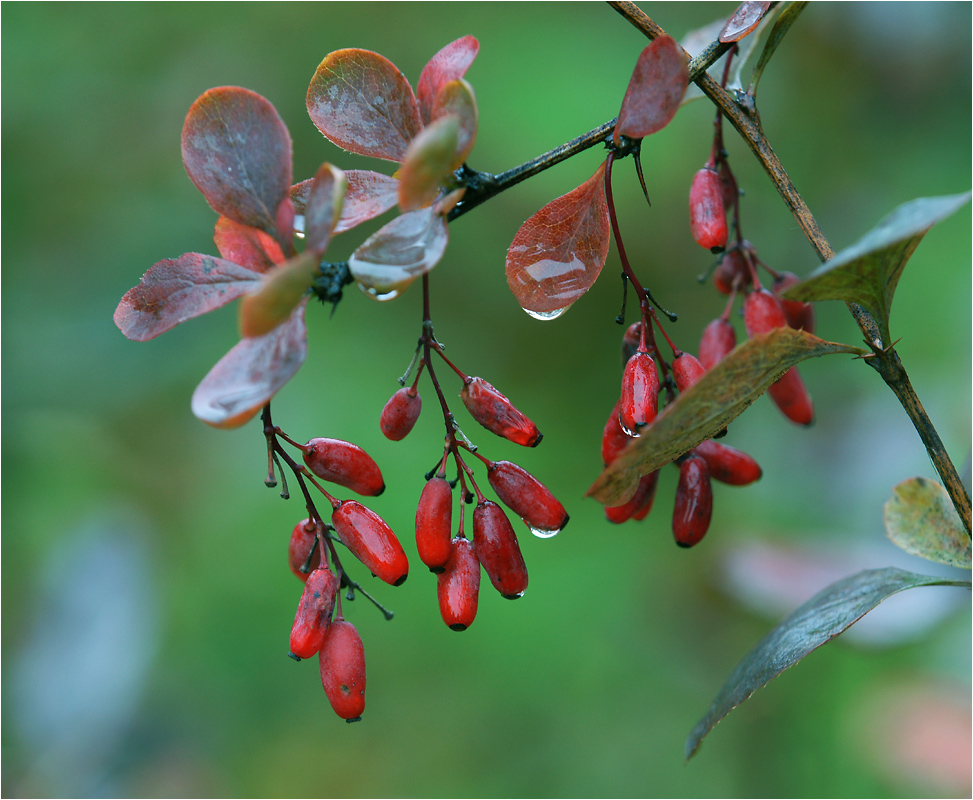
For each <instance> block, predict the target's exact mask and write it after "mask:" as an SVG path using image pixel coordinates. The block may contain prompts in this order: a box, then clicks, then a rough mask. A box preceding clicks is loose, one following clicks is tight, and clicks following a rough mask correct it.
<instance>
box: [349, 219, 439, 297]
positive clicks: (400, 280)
mask: <svg viewBox="0 0 973 800" xmlns="http://www.w3.org/2000/svg"><path fill="white" fill-rule="evenodd" d="M448 241H449V231H448V230H447V228H446V221H445V220H444V219H443V218H442V217H441V216H439V215H438V214H436V213H435V212H434V211H433V209H431V208H424V209H422V210H421V211H411V212H409V213H408V214H402V215H401V216H398V217H396V218H395V219H393V220H392V221H391V222H390V223H388V224H387V225H385V226H384V227H382V228H380V229H379V230H378V231H377V232H376V233H374V234H372V235H371V236H369V237H368V238H367V239H366V240H365V242H364V244H362V246H361V247H359V248H358V249H357V250H356V251H355V252H354V253H352V255H351V258H349V259H348V268H349V269H350V270H351V274H352V276H353V277H354V278H355V280H356V281H358V283H359V285H360V286H361V288H362V289H363V290H364V291H365V293H366V294H368V295H369V296H371V297H374V298H375V299H376V300H391V299H392V298H393V297H397V296H398V295H400V294H401V293H402V292H403V291H404V290H405V289H406V287H408V285H409V284H410V283H412V281H414V280H415V279H416V278H418V277H420V276H422V275H425V274H426V273H427V272H429V270H431V269H432V268H433V267H434V266H436V264H438V263H439V259H441V258H442V257H443V253H444V252H445V250H446V243H447V242H448Z"/></svg>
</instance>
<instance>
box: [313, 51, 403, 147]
mask: <svg viewBox="0 0 973 800" xmlns="http://www.w3.org/2000/svg"><path fill="white" fill-rule="evenodd" d="M307 112H308V114H310V115H311V121H312V122H314V124H315V125H316V126H317V128H318V130H319V131H321V133H323V134H324V136H325V138H327V139H328V140H329V141H332V142H334V143H335V144H336V145H338V147H342V148H344V149H345V150H349V151H350V152H352V153H358V154H359V155H363V156H374V157H375V158H384V159H387V160H389V161H402V159H403V158H404V157H405V151H406V149H407V148H408V146H409V142H411V141H412V139H413V138H415V136H416V134H417V133H419V131H420V130H421V129H422V122H421V121H420V119H419V106H418V104H417V103H416V98H415V95H414V94H413V93H412V87H411V86H409V82H408V81H407V80H406V79H405V76H404V75H403V74H402V73H401V72H399V70H398V69H397V68H396V66H395V65H394V64H393V63H392V62H391V61H389V60H388V59H387V58H384V57H383V56H380V55H379V54H378V53H373V52H371V51H370V50H359V49H357V48H349V49H346V50H335V51H334V52H333V53H329V54H328V55H327V56H325V58H324V61H322V62H321V64H320V65H319V66H318V69H317V71H316V72H315V73H314V77H313V78H311V85H310V86H309V87H308V90H307Z"/></svg>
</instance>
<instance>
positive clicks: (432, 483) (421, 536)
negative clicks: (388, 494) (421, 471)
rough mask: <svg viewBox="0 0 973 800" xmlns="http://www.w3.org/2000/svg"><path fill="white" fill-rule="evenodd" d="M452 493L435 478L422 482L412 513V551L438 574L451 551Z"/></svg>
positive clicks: (445, 481)
mask: <svg viewBox="0 0 973 800" xmlns="http://www.w3.org/2000/svg"><path fill="white" fill-rule="evenodd" d="M452 519H453V490H452V487H451V486H450V485H449V481H447V480H446V478H445V477H443V476H442V475H436V476H435V477H433V478H431V479H430V480H428V481H427V482H426V485H425V486H423V487H422V494H421V495H420V496H419V506H418V508H417V509H416V549H417V550H418V551H419V560H420V561H422V563H423V564H425V565H426V566H427V567H429V569H430V570H431V571H432V572H437V573H438V572H442V571H443V568H444V566H445V565H446V561H447V560H448V559H449V556H450V552H451V551H452V541H451V537H452V530H453V522H452Z"/></svg>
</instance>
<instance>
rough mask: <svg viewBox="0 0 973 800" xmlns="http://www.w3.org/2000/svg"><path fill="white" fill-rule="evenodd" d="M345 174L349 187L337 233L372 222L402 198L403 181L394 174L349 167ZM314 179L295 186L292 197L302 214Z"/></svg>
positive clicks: (292, 189) (335, 230) (336, 229)
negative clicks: (400, 184)
mask: <svg viewBox="0 0 973 800" xmlns="http://www.w3.org/2000/svg"><path fill="white" fill-rule="evenodd" d="M345 178H346V179H347V181H348V187H347V188H346V189H345V201H344V203H342V205H341V216H340V217H339V218H338V224H337V225H336V226H335V229H334V231H333V232H334V233H341V232H343V231H347V230H351V229H352V228H354V227H355V226H356V225H361V224H362V223H363V222H368V220H370V219H374V218H375V217H377V216H379V215H381V214H384V213H385V212H386V211H388V210H389V209H390V208H392V207H393V206H395V204H396V203H398V202H399V181H398V180H397V179H396V178H393V177H392V176H391V175H383V174H382V173H381V172H373V171H372V170H370V169H349V170H346V171H345ZM311 180H312V179H311V178H308V179H307V180H306V181H301V182H300V183H298V184H296V185H294V186H292V187H291V199H292V200H293V201H294V208H295V209H296V210H297V213H298V214H301V215H303V214H304V210H305V208H306V206H307V196H308V193H309V192H310V191H311ZM301 230H303V228H301Z"/></svg>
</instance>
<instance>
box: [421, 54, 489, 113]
mask: <svg viewBox="0 0 973 800" xmlns="http://www.w3.org/2000/svg"><path fill="white" fill-rule="evenodd" d="M479 52H480V43H479V42H478V41H477V40H476V38H475V37H473V36H464V37H462V38H461V39H457V40H456V41H455V42H450V43H449V44H448V45H446V46H445V47H444V48H443V49H442V50H440V51H439V52H438V53H436V55H434V56H433V57H432V58H430V59H429V63H428V64H426V66H425V67H423V68H422V74H421V75H420V76H419V83H417V84H416V96H417V97H418V99H419V109H420V111H421V113H422V121H423V122H424V123H426V124H427V125H428V124H429V123H430V122H432V120H433V119H435V116H434V114H433V106H434V105H435V104H436V97H437V96H438V95H439V92H440V90H441V89H442V87H443V86H445V85H446V84H447V83H449V82H450V81H454V80H456V79H457V78H462V77H463V76H464V75H465V74H466V70H468V69H469V68H470V64H472V63H473V59H475V58H476V54H477V53H479Z"/></svg>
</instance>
